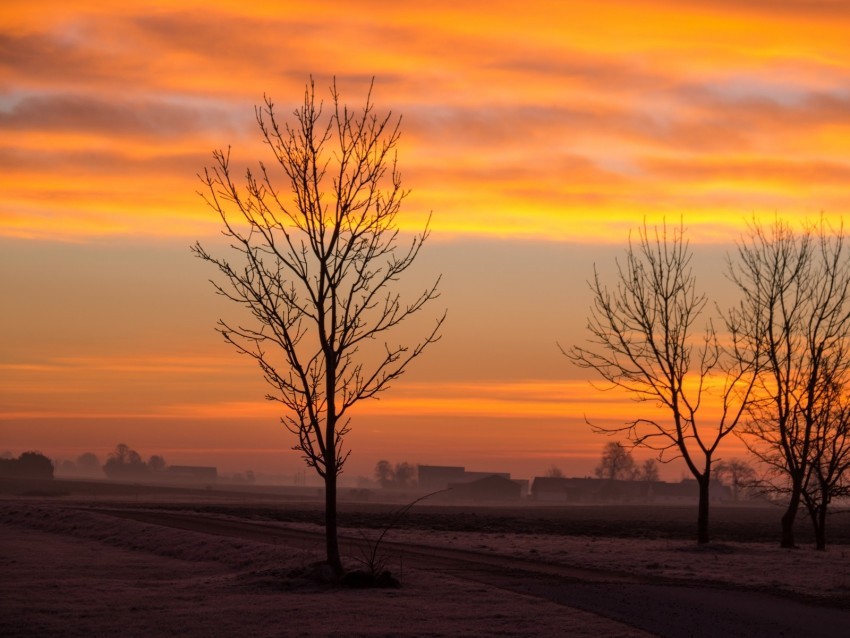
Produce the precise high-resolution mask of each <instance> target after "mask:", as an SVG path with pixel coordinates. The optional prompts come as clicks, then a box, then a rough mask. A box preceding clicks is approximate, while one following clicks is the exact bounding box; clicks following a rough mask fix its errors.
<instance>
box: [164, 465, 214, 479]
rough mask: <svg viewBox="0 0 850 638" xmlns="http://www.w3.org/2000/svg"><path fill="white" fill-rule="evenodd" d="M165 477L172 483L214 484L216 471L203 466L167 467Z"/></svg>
mask: <svg viewBox="0 0 850 638" xmlns="http://www.w3.org/2000/svg"><path fill="white" fill-rule="evenodd" d="M165 475H166V476H167V477H168V479H169V480H172V481H184V482H192V483H214V482H215V481H216V480H217V479H218V469H217V468H215V467H210V466H204V465H169V466H168V467H167V468H166V469H165Z"/></svg>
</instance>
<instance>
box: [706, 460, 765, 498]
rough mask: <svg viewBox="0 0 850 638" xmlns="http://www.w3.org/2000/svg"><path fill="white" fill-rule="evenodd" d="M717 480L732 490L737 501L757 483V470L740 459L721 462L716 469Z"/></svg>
mask: <svg viewBox="0 0 850 638" xmlns="http://www.w3.org/2000/svg"><path fill="white" fill-rule="evenodd" d="M714 472H715V475H716V476H717V479H718V480H719V481H721V482H722V483H723V484H724V485H728V486H729V488H730V489H731V490H732V499H733V500H735V501H737V500H738V499H739V498H740V496H741V493H742V492H743V491H744V490H745V489H747V488H748V487H750V486H752V485H754V483H755V481H756V472H755V470H754V469H753V468H752V467H751V466H750V465H749V463H746V462H745V461H742V460H740V459H729V460H728V461H720V462H719V463H717V465H715V468H714Z"/></svg>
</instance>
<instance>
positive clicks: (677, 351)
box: [562, 224, 758, 543]
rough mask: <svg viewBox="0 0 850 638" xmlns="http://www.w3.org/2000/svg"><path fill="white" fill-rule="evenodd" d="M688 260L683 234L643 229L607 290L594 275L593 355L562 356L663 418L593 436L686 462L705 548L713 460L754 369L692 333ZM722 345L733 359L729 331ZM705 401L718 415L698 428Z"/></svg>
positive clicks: (695, 297) (705, 335) (694, 303)
mask: <svg viewBox="0 0 850 638" xmlns="http://www.w3.org/2000/svg"><path fill="white" fill-rule="evenodd" d="M691 259H692V254H691V252H690V248H689V245H688V242H687V241H686V240H685V237H684V230H683V228H682V227H681V226H679V227H677V228H674V229H673V231H672V233H668V229H667V226H666V224H665V225H663V226H662V227H661V228H660V229H659V228H655V229H654V231H652V232H651V231H650V230H649V229H648V228H647V227H646V226H645V225H644V226H643V227H642V228H641V229H640V230H639V232H638V241H637V243H636V244H635V243H632V241H631V238H630V240H629V246H628V249H627V250H626V256H625V261H624V262H620V261H619V260H618V261H617V277H616V279H617V283H616V287H615V288H614V289H613V290H612V289H610V288H608V286H607V285H606V284H604V283H603V282H602V279H601V277H600V275H599V272H598V271H597V270H596V268H595V266H594V278H593V280H592V281H591V282H590V288H591V291H592V293H593V306H592V308H591V312H590V316H589V318H588V322H587V328H588V331H589V332H590V347H588V348H583V347H579V346H574V347H573V348H571V349H570V350H569V351H568V352H566V351H563V350H562V351H563V352H564V354H566V355H567V356H568V357H569V358H570V359H571V360H572V361H573V362H574V363H575V364H576V365H578V366H579V367H582V368H588V369H591V370H594V371H595V372H596V373H598V374H599V375H600V376H601V377H602V378H603V379H604V380H605V381H606V382H607V383H608V384H610V385H609V387H611V388H619V389H623V390H625V391H627V392H628V393H630V394H631V395H632V397H633V398H635V399H636V400H637V401H639V402H650V403H652V404H654V405H657V406H660V407H661V408H662V414H663V415H664V416H665V417H666V418H660V417H654V418H653V417H651V416H641V417H638V418H636V419H634V420H632V421H630V422H628V423H626V424H625V425H624V426H622V427H618V426H613V427H611V426H593V427H594V429H595V430H596V431H599V432H606V433H609V434H610V433H623V434H625V435H626V436H628V438H629V439H630V440H631V441H632V442H633V443H634V444H635V445H641V446H645V447H648V448H650V449H653V450H656V451H657V452H658V453H659V455H660V458H661V459H662V460H666V458H675V457H681V458H682V459H683V460H684V461H685V464H686V465H687V467H688V469H689V470H690V472H691V474H692V475H693V476H694V478H695V479H696V480H697V483H698V485H699V506H698V515H697V540H698V542H699V543H707V542H708V541H709V527H708V520H709V486H710V480H711V463H712V457H713V455H714V453H715V451H716V450H717V447H718V445H719V444H720V442H721V441H722V440H723V438H725V437H726V436H728V435H729V434H730V433H731V432H732V431H733V429H734V428H735V426H736V424H737V423H738V421H739V419H740V417H741V415H742V412H743V409H744V406H745V405H746V403H747V400H748V396H749V392H750V389H751V387H752V378H753V377H752V373H753V369H754V367H755V366H756V365H757V363H758V362H757V360H755V359H752V360H748V359H747V358H746V357H744V356H727V354H728V353H727V351H726V350H724V349H723V348H722V347H721V346H720V343H719V340H718V338H717V335H716V333H715V330H714V327H713V325H712V323H711V322H710V321H709V322H707V325H706V327H705V329H704V331H702V333H701V334H699V333H698V329H697V328H696V323H697V321H698V320H699V319H700V317H701V316H702V314H703V311H704V310H705V306H706V303H707V299H706V297H705V295H704V294H702V293H699V292H697V286H696V279H695V277H694V274H693V272H692V269H691ZM695 333H697V334H695ZM729 341H730V343H731V348H732V351H733V352H737V350H736V344H737V342H738V335H737V334H736V333H735V331H734V329H731V330H730V335H729ZM710 392H716V393H717V394H718V395H719V399H720V402H721V407H722V410H721V414H720V417H719V419H718V420H717V421H716V422H714V423H712V424H704V423H703V422H702V420H701V414H700V413H699V410H700V407H701V406H702V405H703V399H704V398H705V396H706V395H707V394H709V393H710Z"/></svg>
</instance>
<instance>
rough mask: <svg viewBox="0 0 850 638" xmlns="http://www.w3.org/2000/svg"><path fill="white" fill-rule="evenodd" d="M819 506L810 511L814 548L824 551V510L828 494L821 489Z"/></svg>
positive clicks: (827, 502)
mask: <svg viewBox="0 0 850 638" xmlns="http://www.w3.org/2000/svg"><path fill="white" fill-rule="evenodd" d="M820 497H821V502H820V507H818V508H817V509H815V510H814V511H813V512H812V523H814V526H815V549H817V550H819V551H822V552H824V551H826V512H827V506H828V504H829V500H828V499H829V494H827V493H825V490H821V495H820Z"/></svg>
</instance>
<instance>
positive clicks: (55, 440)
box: [0, 0, 850, 475]
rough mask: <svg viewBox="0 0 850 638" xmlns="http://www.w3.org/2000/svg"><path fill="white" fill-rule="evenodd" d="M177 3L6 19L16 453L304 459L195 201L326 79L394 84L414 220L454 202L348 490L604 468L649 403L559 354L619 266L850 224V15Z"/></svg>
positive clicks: (693, 8) (3, 428) (359, 428)
mask: <svg viewBox="0 0 850 638" xmlns="http://www.w3.org/2000/svg"><path fill="white" fill-rule="evenodd" d="M174 6H175V5H174V3H168V2H123V3H117V2H116V3H108V2H95V1H90V2H85V1H80V2H74V3H67V2H53V1H50V0H46V1H44V2H38V3H33V2H17V1H15V0H7V1H6V2H4V3H3V6H2V8H0V132H2V136H0V168H2V170H0V190H1V191H2V193H3V196H2V198H0V293H2V298H3V300H4V303H3V306H4V308H5V310H4V312H3V313H2V318H0V334H2V344H0V419H2V420H0V451H2V449H10V450H12V451H15V452H20V451H22V450H23V449H29V448H40V449H43V451H45V453H48V454H50V455H52V456H58V457H65V458H72V457H74V456H76V455H77V454H79V453H80V452H83V451H86V450H88V449H92V448H94V449H96V451H98V452H100V453H101V454H103V453H105V452H106V451H107V450H108V449H109V448H110V447H112V446H113V445H114V444H115V443H117V442H119V441H123V442H126V443H128V444H131V446H133V447H136V448H139V449H140V451H142V452H144V451H146V450H149V452H148V453H155V452H156V451H157V450H160V449H163V450H169V452H168V454H169V455H170V456H171V458H170V459H169V460H172V459H173V460H174V461H175V462H176V461H178V460H183V461H185V462H190V461H195V460H199V459H208V458H209V459H213V460H214V461H216V462H219V463H220V464H221V465H222V467H223V468H225V469H227V468H229V467H230V468H232V469H234V470H236V469H240V468H241V469H245V468H246V467H251V463H252V460H251V459H252V458H253V457H252V452H251V451H252V450H258V449H265V450H272V449H273V450H276V451H279V452H280V458H278V459H277V460H274V459H271V458H266V457H267V456H269V455H266V456H264V457H263V458H264V460H262V461H257V462H256V463H254V464H255V465H256V466H257V467H260V466H262V468H263V469H265V470H267V471H274V468H275V467H276V466H279V467H280V468H282V469H281V471H284V472H285V471H289V472H291V471H293V470H294V468H296V467H297V463H298V460H297V456H296V455H294V454H293V453H291V452H286V450H287V449H288V447H289V446H290V445H291V441H290V440H289V439H288V438H287V437H288V434H287V433H286V432H285V431H283V429H282V428H280V427H279V426H278V425H276V423H275V418H274V414H273V413H272V412H271V411H270V408H271V407H273V406H269V405H267V404H265V403H264V402H263V401H262V395H263V394H264V393H265V389H264V388H263V386H262V382H261V380H260V379H259V376H258V373H257V371H256V370H255V369H254V368H253V367H251V366H250V365H248V363H247V362H245V361H242V360H241V359H239V358H238V357H237V356H236V355H235V353H233V352H231V351H229V350H228V349H227V348H226V347H225V346H224V345H223V344H221V343H220V342H219V340H218V338H217V336H216V335H215V333H214V332H213V331H212V326H213V324H214V322H215V320H216V319H217V318H218V316H220V315H222V314H226V313H228V312H231V310H230V309H228V308H227V307H226V306H225V305H224V304H223V303H222V302H221V300H219V299H216V298H214V296H213V294H212V291H211V290H210V288H209V286H208V285H207V284H206V279H207V278H208V277H209V276H210V275H211V274H212V273H209V272H207V270H206V269H205V268H204V267H203V264H200V263H195V261H193V260H192V258H191V256H190V255H189V253H188V250H187V246H188V244H190V243H191V242H193V241H194V240H195V239H202V240H204V241H208V242H215V241H216V239H215V237H216V234H217V232H218V226H217V223H216V219H215V218H214V217H213V216H212V215H211V214H210V212H209V210H208V209H206V208H205V207H204V205H203V203H202V202H201V201H200V198H199V197H198V196H197V195H196V193H195V191H196V190H197V188H198V182H197V178H196V176H195V175H196V173H197V172H198V171H200V170H202V169H203V167H204V166H206V165H209V163H210V151H211V150H212V149H214V148H220V147H226V146H227V145H232V147H233V154H234V158H235V161H236V162H237V163H239V164H240V165H248V164H251V163H254V162H256V161H257V160H259V159H264V158H265V153H264V149H263V148H262V145H261V144H260V143H259V140H258V137H257V134H256V133H257V131H256V126H255V122H254V120H253V106H254V105H255V104H257V103H259V102H260V101H261V100H262V96H263V95H264V94H268V95H269V96H271V97H272V98H273V99H274V100H275V102H276V104H277V107H278V110H279V112H280V113H287V112H289V111H291V109H292V108H293V107H294V106H295V104H296V102H297V100H298V99H299V98H300V95H301V92H302V90H303V86H304V83H305V81H306V80H307V78H308V77H309V76H310V75H312V76H313V77H314V78H315V79H316V85H317V88H318V90H319V91H320V92H324V90H325V87H327V86H328V84H329V83H330V81H331V78H332V77H334V76H335V77H336V78H337V81H338V83H339V86H340V88H341V91H342V96H343V99H344V100H346V101H349V102H350V103H352V104H355V105H359V104H360V102H361V101H362V97H363V95H364V91H365V89H366V87H367V86H368V83H369V80H370V78H372V77H374V78H375V81H376V87H375V92H374V97H375V101H376V103H377V105H378V107H379V108H385V109H392V110H393V112H395V113H398V114H401V115H402V116H403V124H402V141H401V146H400V149H399V162H400V167H401V170H402V174H403V179H404V182H405V185H406V186H407V187H409V188H411V189H412V191H413V192H412V194H411V196H410V198H409V199H408V200H407V202H406V207H405V214H404V215H403V219H402V223H403V225H404V227H405V228H408V229H414V228H419V227H420V226H421V224H422V222H423V220H424V219H425V218H426V217H427V215H428V214H429V213H430V212H433V231H434V234H433V236H432V242H431V245H430V246H428V247H427V248H426V251H425V253H423V259H422V263H421V264H420V266H419V268H418V269H417V271H416V273H414V275H413V276H414V278H427V277H428V275H429V273H435V272H442V273H443V274H444V278H445V279H444V280H445V286H444V290H445V293H444V296H443V298H442V299H441V300H440V303H441V304H442V305H444V306H445V307H447V308H448V310H449V322H448V323H447V325H446V330H445V337H444V339H443V341H442V342H440V343H439V344H437V346H436V347H435V348H434V351H433V352H432V353H428V354H427V355H426V356H425V358H423V359H422V360H421V362H417V364H418V365H417V366H416V368H414V369H412V370H411V374H410V375H409V376H408V377H406V378H405V379H404V380H403V381H401V382H399V384H397V387H396V388H394V389H393V390H391V391H390V393H389V394H387V395H386V399H385V400H383V401H380V402H375V403H374V404H370V405H369V406H366V407H364V408H363V412H362V414H361V415H360V416H359V419H360V421H355V430H354V433H355V434H353V436H354V437H355V438H354V439H353V440H352V445H356V446H358V447H356V448H355V456H353V457H352V461H351V463H352V471H353V473H361V474H368V473H369V468H370V467H371V465H373V464H374V462H375V461H376V460H377V458H378V457H379V456H380V457H387V456H389V457H391V458H392V459H394V460H410V461H413V462H422V463H430V462H433V463H437V462H452V463H459V464H463V462H464V459H471V458H474V459H475V463H467V465H477V466H481V465H489V464H490V463H492V464H508V463H514V464H513V465H512V466H511V467H513V468H514V469H515V471H517V472H522V473H525V474H527V475H530V474H532V473H533V471H534V470H533V468H535V467H539V469H540V470H542V469H544V468H545V467H546V466H547V465H549V464H550V463H553V462H554V463H559V464H561V465H564V466H566V468H565V469H567V470H568V473H569V466H570V463H575V464H576V467H578V468H580V469H579V470H577V473H586V472H587V471H588V467H589V465H588V463H589V461H587V459H588V458H590V457H596V456H597V455H598V450H599V448H601V446H602V445H603V444H604V442H605V440H604V439H601V438H600V437H598V436H595V435H592V434H590V432H589V429H588V428H587V426H586V425H585V424H584V421H583V415H584V414H585V413H587V415H588V417H589V418H595V419H600V420H601V419H612V420H616V418H617V417H619V416H621V415H622V414H623V410H624V409H626V408H624V407H623V406H624V404H623V403H622V402H621V401H618V400H616V399H615V398H613V397H610V396H607V395H602V396H600V395H598V393H595V391H593V390H592V389H591V388H590V387H589V386H588V385H587V384H586V379H584V378H583V377H582V375H581V374H580V373H579V371H577V370H575V369H574V368H572V367H571V366H570V365H569V364H568V362H567V361H566V360H565V359H563V357H562V356H561V355H560V354H559V352H558V351H557V347H556V346H555V342H556V341H560V342H561V343H567V344H569V343H573V342H578V341H581V340H582V339H583V338H584V335H583V332H582V324H583V320H584V314H585V309H586V302H587V299H588V297H587V292H586V289H585V285H584V281H585V280H586V279H587V277H588V276H589V274H590V271H591V267H592V263H593V262H594V261H598V262H600V263H603V262H604V263H608V262H610V261H611V260H613V258H614V256H616V255H617V254H618V251H621V250H622V247H623V245H624V244H625V241H626V239H627V237H628V232H629V230H630V229H633V228H634V227H636V226H637V225H639V224H640V223H641V222H642V220H644V219H647V220H648V221H649V222H650V223H654V222H658V221H660V220H662V219H664V218H667V219H668V220H669V219H679V218H680V217H681V219H682V220H683V221H684V223H685V224H686V226H687V227H688V229H689V232H690V236H691V238H692V239H693V241H694V242H695V243H696V245H697V246H698V247H699V250H701V251H702V253H701V255H700V261H699V263H700V264H701V266H702V271H701V275H702V276H703V277H704V283H705V285H706V286H708V287H709V288H712V289H713V290H718V291H721V292H720V294H723V292H722V291H723V290H724V288H723V286H722V283H720V282H719V281H718V274H719V270H721V268H720V267H719V266H717V264H716V262H717V260H718V259H722V255H723V252H724V250H726V249H727V248H728V246H729V245H730V242H732V241H734V240H735V239H736V237H737V236H738V233H739V232H740V231H741V229H742V228H743V225H744V224H745V223H746V221H747V220H748V219H750V218H752V216H762V217H767V218H772V217H773V216H774V215H776V216H781V217H783V218H788V219H797V220H799V219H805V218H813V217H815V216H818V215H820V214H821V213H823V214H825V215H826V216H827V217H829V218H830V219H833V220H837V219H839V218H840V217H841V216H843V215H845V214H846V213H847V211H848V210H850V159H848V158H850V88H848V87H850V40H848V38H847V37H846V36H847V33H848V32H850V6H848V5H847V3H845V2H829V1H827V0H824V1H820V2H802V1H801V2H794V1H778V0H755V1H753V2H747V3H741V2H733V1H732V0H728V1H726V0H720V1H717V0H714V1H712V2H708V1H692V2H678V1H677V2H673V1H672V0H666V1H665V0H656V1H650V0H644V1H632V2H606V3H600V2H591V1H588V2H570V3H562V2H554V1H553V2H534V1H532V2H528V3H524V4H523V5H522V6H521V7H517V5H516V4H515V3H513V2H511V3H508V2H487V3H478V2H458V1H456V0H455V1H453V2H442V1H436V2H429V3H427V5H421V4H416V3H392V5H390V4H388V3H384V2H378V0H374V1H372V2H353V3H352V2H341V1H322V0H318V1H316V2H311V3H289V2H282V3H281V2H251V3H245V2H203V3H201V2H192V1H187V2H182V3H180V4H179V8H174ZM426 253H427V254H426ZM416 281H418V279H416ZM719 301H720V302H721V305H722V302H723V301H724V300H723V299H720V300H719ZM625 405H626V406H629V405H631V404H625ZM382 410H383V411H382ZM488 424H492V427H490V428H489V429H488ZM491 429H492V432H491V431H490V430H491ZM447 436H454V437H456V440H454V441H451V442H449V443H448V444H447V443H446V440H445V438H446V437H447ZM234 450H243V451H244V454H243V453H240V454H241V456H238V461H237V460H235V459H236V458H237V455H236V453H235V452H233V451H234ZM228 451H230V453H231V456H230V457H228ZM512 455H513V456H512ZM167 458H168V455H167ZM512 458H513V459H515V460H513V461H512V460H511V459H512ZM228 459H230V460H228ZM516 459H518V460H516ZM473 469H476V468H473ZM508 469H510V468H508Z"/></svg>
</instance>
